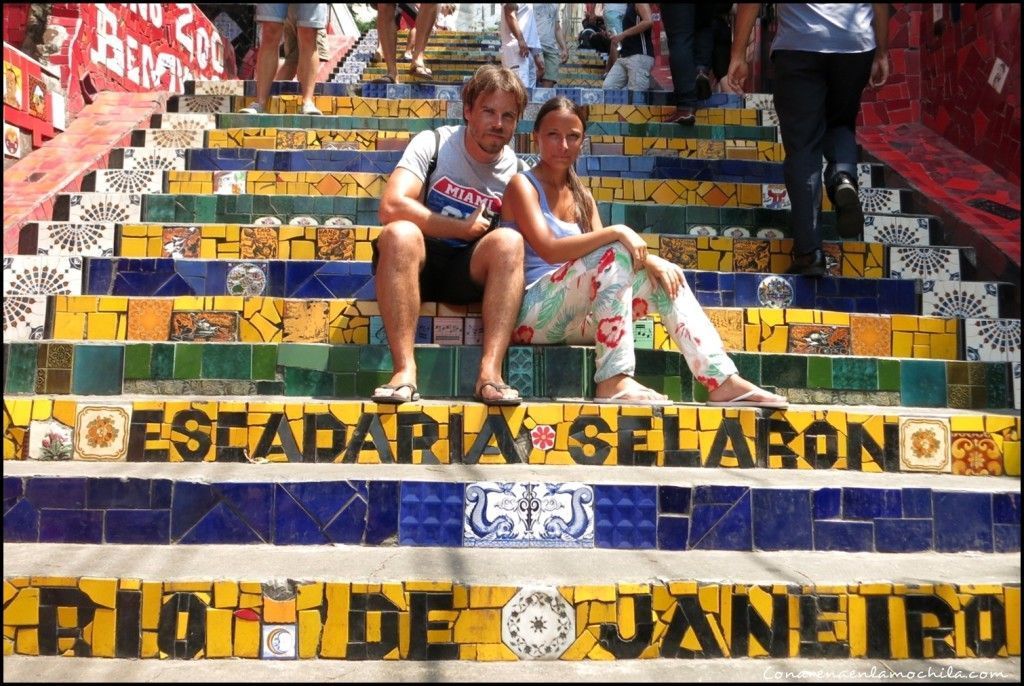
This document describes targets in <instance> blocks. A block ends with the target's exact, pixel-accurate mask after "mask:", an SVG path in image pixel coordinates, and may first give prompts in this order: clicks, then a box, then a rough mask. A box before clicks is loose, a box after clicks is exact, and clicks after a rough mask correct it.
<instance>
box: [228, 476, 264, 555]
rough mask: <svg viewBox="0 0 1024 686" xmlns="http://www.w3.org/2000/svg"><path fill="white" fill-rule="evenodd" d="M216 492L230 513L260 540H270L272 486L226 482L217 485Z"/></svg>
mask: <svg viewBox="0 0 1024 686" xmlns="http://www.w3.org/2000/svg"><path fill="white" fill-rule="evenodd" d="M217 490H219V491H220V494H221V497H222V498H223V499H224V501H225V504H227V505H229V506H230V509H231V511H232V512H234V513H235V514H236V515H237V516H238V517H239V518H241V519H242V520H243V521H244V522H245V523H246V524H248V525H249V526H250V527H251V528H252V529H253V530H254V531H255V532H256V533H257V534H259V536H260V538H262V539H263V540H265V541H269V540H270V532H271V523H270V522H271V516H272V514H273V509H274V484H271V483H229V482H228V483H220V484H217Z"/></svg>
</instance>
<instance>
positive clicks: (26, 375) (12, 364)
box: [4, 343, 39, 393]
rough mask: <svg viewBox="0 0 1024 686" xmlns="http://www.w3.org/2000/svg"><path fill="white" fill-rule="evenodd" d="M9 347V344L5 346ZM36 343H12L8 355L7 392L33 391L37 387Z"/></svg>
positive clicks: (5, 381)
mask: <svg viewBox="0 0 1024 686" xmlns="http://www.w3.org/2000/svg"><path fill="white" fill-rule="evenodd" d="M4 347H5V348H8V346H7V345H5V346H4ZM38 347H39V346H38V344H36V343H12V344H10V346H9V348H8V350H9V352H8V357H7V378H6V379H4V390H5V391H6V392H7V393H32V392H34V391H35V387H36V355H38V354H39V353H38V350H37V349H38Z"/></svg>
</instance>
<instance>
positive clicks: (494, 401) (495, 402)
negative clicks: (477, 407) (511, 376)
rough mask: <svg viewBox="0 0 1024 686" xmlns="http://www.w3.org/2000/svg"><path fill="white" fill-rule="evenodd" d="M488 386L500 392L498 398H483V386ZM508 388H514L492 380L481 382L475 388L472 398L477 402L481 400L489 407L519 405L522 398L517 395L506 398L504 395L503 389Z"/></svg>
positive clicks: (506, 389)
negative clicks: (478, 386)
mask: <svg viewBox="0 0 1024 686" xmlns="http://www.w3.org/2000/svg"><path fill="white" fill-rule="evenodd" d="M488 386H490V387H491V388H493V389H494V390H496V391H498V393H501V397H500V398H485V397H484V394H483V390H484V389H485V388H487V387H488ZM508 390H515V389H514V388H512V387H511V386H509V385H508V384H503V383H494V382H493V381H488V382H487V383H485V384H481V385H480V388H478V389H476V393H474V394H473V398H474V399H475V400H476V401H477V402H481V403H483V404H484V405H488V406H490V407H512V406H514V405H521V404H522V402H523V399H522V398H520V397H519V396H516V397H514V398H506V397H505V391H508Z"/></svg>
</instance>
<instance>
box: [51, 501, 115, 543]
mask: <svg viewBox="0 0 1024 686" xmlns="http://www.w3.org/2000/svg"><path fill="white" fill-rule="evenodd" d="M39 542H40V543H102V542H103V512H102V511H101V510H77V509H76V510H58V509H45V510H42V511H41V512H40V513H39Z"/></svg>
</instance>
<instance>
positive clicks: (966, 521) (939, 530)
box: [932, 491, 993, 553]
mask: <svg viewBox="0 0 1024 686" xmlns="http://www.w3.org/2000/svg"><path fill="white" fill-rule="evenodd" d="M932 503H933V506H934V508H935V519H934V521H935V550H936V551H937V552H940V553H958V552H962V551H965V550H980V551H982V552H988V553H990V552H992V551H993V541H992V494H990V493H948V492H941V491H936V492H934V493H933V494H932Z"/></svg>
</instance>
